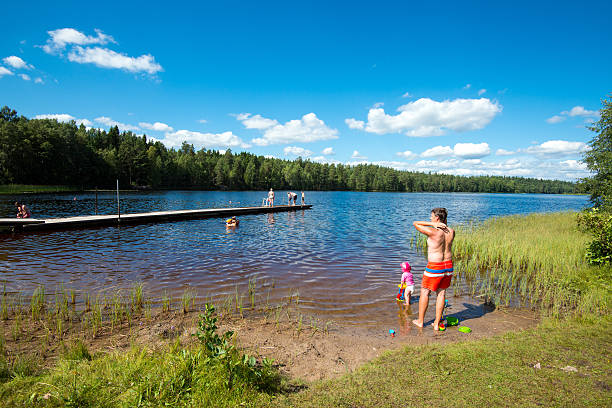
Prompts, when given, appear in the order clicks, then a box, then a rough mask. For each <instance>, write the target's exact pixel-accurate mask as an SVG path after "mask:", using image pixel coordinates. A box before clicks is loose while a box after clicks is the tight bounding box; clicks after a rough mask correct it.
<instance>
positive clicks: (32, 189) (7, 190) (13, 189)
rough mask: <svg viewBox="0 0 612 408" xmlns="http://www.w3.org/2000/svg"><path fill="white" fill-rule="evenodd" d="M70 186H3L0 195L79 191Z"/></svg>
mask: <svg viewBox="0 0 612 408" xmlns="http://www.w3.org/2000/svg"><path fill="white" fill-rule="evenodd" d="M79 190H80V189H78V188H75V187H70V186H39V185H34V184H3V185H0V194H26V193H62V192H68V191H79Z"/></svg>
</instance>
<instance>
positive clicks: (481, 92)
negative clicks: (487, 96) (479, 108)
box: [478, 88, 487, 96]
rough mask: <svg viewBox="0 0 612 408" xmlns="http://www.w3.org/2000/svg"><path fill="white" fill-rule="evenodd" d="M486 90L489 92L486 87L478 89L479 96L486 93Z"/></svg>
mask: <svg viewBox="0 0 612 408" xmlns="http://www.w3.org/2000/svg"><path fill="white" fill-rule="evenodd" d="M485 92H487V90H486V89H484V88H483V89H480V90H479V91H478V96H480V95H482V94H484V93H485Z"/></svg>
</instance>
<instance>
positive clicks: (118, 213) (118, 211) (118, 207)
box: [117, 179, 121, 222]
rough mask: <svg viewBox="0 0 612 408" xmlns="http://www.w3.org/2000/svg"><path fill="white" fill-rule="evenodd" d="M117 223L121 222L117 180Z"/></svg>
mask: <svg viewBox="0 0 612 408" xmlns="http://www.w3.org/2000/svg"><path fill="white" fill-rule="evenodd" d="M117 222H121V207H120V206H119V179H117Z"/></svg>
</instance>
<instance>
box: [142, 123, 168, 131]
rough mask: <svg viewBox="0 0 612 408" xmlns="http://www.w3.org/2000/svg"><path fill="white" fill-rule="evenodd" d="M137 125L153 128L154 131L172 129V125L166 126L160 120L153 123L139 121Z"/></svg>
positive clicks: (148, 128)
mask: <svg viewBox="0 0 612 408" xmlns="http://www.w3.org/2000/svg"><path fill="white" fill-rule="evenodd" d="M138 126H140V127H141V128H143V129H147V130H154V131H156V132H172V131H173V130H174V129H173V128H172V126H168V125H166V124H165V123H161V122H155V123H147V122H140V123H139V124H138Z"/></svg>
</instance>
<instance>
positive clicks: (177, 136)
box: [161, 130, 250, 148]
mask: <svg viewBox="0 0 612 408" xmlns="http://www.w3.org/2000/svg"><path fill="white" fill-rule="evenodd" d="M161 142H162V143H164V144H165V145H166V146H168V147H180V146H181V145H182V144H183V142H187V143H191V144H193V145H194V146H197V147H205V148H211V147H226V148H229V147H242V148H248V147H250V145H248V144H246V143H244V142H243V141H242V139H240V138H239V137H238V136H236V135H235V134H233V133H232V132H223V133H201V132H192V131H190V130H178V131H176V132H170V133H166V135H165V138H164V139H163V140H161Z"/></svg>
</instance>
